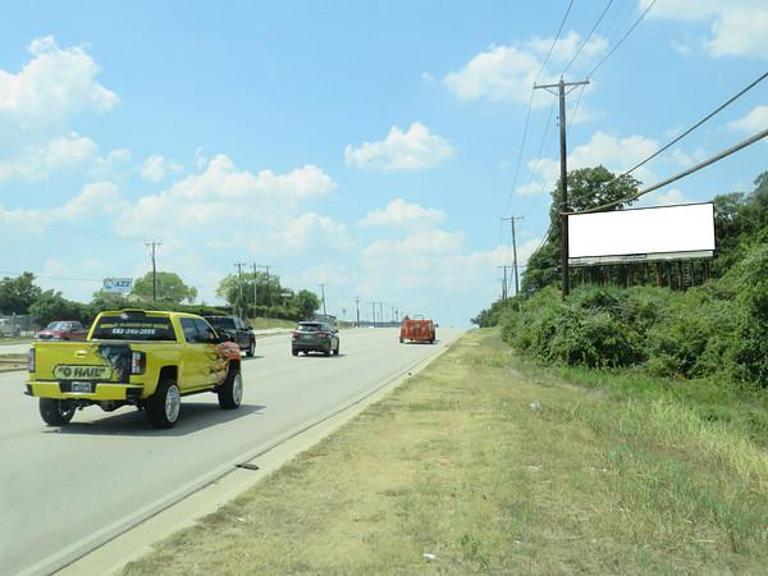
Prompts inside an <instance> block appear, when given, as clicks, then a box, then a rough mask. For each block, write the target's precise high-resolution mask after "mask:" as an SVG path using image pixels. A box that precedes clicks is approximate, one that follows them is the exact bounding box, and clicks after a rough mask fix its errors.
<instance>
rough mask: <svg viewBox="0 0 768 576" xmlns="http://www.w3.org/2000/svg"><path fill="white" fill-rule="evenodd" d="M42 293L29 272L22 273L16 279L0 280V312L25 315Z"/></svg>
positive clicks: (6, 278) (33, 276)
mask: <svg viewBox="0 0 768 576" xmlns="http://www.w3.org/2000/svg"><path fill="white" fill-rule="evenodd" d="M42 293H43V291H42V289H41V288H40V287H39V286H37V285H36V284H35V275H34V274H32V273H31V272H24V273H23V274H22V275H21V276H18V277H16V278H9V277H5V278H3V279H2V280H0V312H3V313H5V314H27V313H28V311H29V307H30V306H31V305H32V303H33V302H34V301H35V300H37V299H38V298H39V297H40V295H41V294H42Z"/></svg>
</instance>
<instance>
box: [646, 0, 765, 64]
mask: <svg viewBox="0 0 768 576" xmlns="http://www.w3.org/2000/svg"><path fill="white" fill-rule="evenodd" d="M650 1H651V0H640V2H639V6H640V8H641V9H645V8H646V7H647V6H648V5H649V4H650ZM648 14H649V17H656V18H668V19H672V20H680V21H686V22H706V23H709V24H710V31H709V36H708V38H707V39H706V40H705V41H704V42H703V43H702V44H703V46H704V47H705V49H706V50H707V51H708V52H709V54H710V55H712V56H716V57H719V56H744V55H750V56H755V57H758V58H766V55H768V35H766V34H765V30H766V29H768V4H766V2H765V1H764V0H728V2H724V1H722V0H699V1H698V2H696V3H695V6H694V5H692V4H691V2H689V1H688V0H660V1H658V2H656V4H654V6H653V8H652V9H651V10H650V12H649V13H648Z"/></svg>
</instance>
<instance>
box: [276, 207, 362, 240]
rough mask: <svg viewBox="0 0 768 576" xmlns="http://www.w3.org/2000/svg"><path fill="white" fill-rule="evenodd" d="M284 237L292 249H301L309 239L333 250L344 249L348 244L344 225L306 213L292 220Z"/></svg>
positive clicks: (313, 213)
mask: <svg viewBox="0 0 768 576" xmlns="http://www.w3.org/2000/svg"><path fill="white" fill-rule="evenodd" d="M284 237H285V241H286V242H287V244H288V246H290V247H292V248H303V247H304V246H306V245H307V243H308V241H309V240H310V238H314V239H315V240H316V242H322V243H323V244H327V245H330V246H332V247H334V248H345V247H348V246H349V244H350V241H349V236H348V234H347V227H346V226H344V224H340V223H338V222H335V221H333V220H331V219H330V218H327V217H325V216H321V215H319V214H317V213H315V212H307V213H306V214H302V215H301V216H299V217H298V218H296V219H294V220H293V221H292V222H291V223H290V224H288V226H287V227H286V229H285V235H284Z"/></svg>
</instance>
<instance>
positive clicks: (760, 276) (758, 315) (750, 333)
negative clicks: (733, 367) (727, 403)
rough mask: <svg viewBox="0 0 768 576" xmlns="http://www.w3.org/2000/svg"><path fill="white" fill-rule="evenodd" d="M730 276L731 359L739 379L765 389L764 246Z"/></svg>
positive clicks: (767, 273) (767, 269) (767, 283)
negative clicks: (734, 316)
mask: <svg viewBox="0 0 768 576" xmlns="http://www.w3.org/2000/svg"><path fill="white" fill-rule="evenodd" d="M734 276H735V278H736V279H737V282H738V288H737V290H738V295H737V297H736V301H737V303H738V305H739V314H738V320H737V325H738V330H737V333H738V338H737V339H736V346H735V351H734V357H735V360H736V363H737V364H738V368H739V377H740V379H742V380H746V381H749V382H754V383H756V384H759V385H760V386H763V387H768V244H762V245H758V246H756V247H755V248H753V249H752V250H751V251H750V253H749V255H748V256H747V258H745V259H744V260H743V261H742V263H741V264H740V265H739V266H738V267H737V268H736V269H735V270H734Z"/></svg>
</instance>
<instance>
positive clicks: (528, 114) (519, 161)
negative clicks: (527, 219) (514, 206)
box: [502, 0, 575, 214]
mask: <svg viewBox="0 0 768 576" xmlns="http://www.w3.org/2000/svg"><path fill="white" fill-rule="evenodd" d="M574 2H575V0H570V2H569V3H568V7H567V8H566V10H565V14H563V18H562V19H561V20H560V27H559V28H558V29H557V34H555V38H554V39H553V40H552V44H551V45H550V47H549V51H548V52H547V56H546V58H544V60H543V61H542V63H541V66H539V71H538V72H537V73H536V78H534V80H533V84H534V85H535V84H536V82H537V81H538V80H539V77H540V76H541V73H542V72H543V71H544V67H545V66H546V65H547V63H548V62H549V59H550V57H551V56H552V52H553V51H554V49H555V46H556V45H557V41H558V40H559V39H560V34H562V32H563V28H564V27H565V22H566V21H567V20H568V15H569V14H570V13H571V8H573V3H574ZM534 94H535V92H534V88H533V86H532V87H531V97H530V98H529V99H528V110H527V112H526V113H525V124H524V127H523V138H522V142H521V143H520V150H519V152H518V155H517V162H516V168H515V175H514V177H513V179H512V189H511V191H510V193H509V195H508V196H507V203H506V204H505V206H504V211H503V212H502V214H506V213H507V211H508V210H509V205H510V203H511V202H512V196H513V194H514V193H515V189H516V188H517V180H518V177H519V175H520V165H521V164H522V161H523V154H524V153H525V145H526V142H527V137H528V125H529V123H530V119H531V110H532V109H533V98H534Z"/></svg>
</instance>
